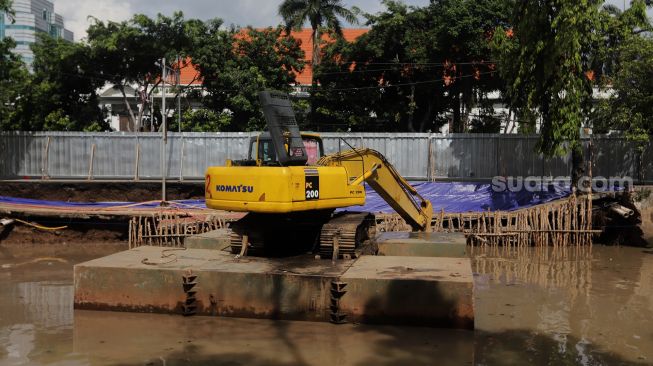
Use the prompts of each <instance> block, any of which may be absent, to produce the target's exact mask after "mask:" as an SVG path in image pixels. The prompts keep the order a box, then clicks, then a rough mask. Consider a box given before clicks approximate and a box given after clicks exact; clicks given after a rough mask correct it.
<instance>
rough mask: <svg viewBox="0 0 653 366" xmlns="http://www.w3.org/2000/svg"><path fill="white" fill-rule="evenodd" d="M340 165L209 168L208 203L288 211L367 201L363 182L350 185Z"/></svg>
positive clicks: (230, 207) (230, 208) (222, 207)
mask: <svg viewBox="0 0 653 366" xmlns="http://www.w3.org/2000/svg"><path fill="white" fill-rule="evenodd" d="M348 182H349V178H348V174H347V170H346V169H345V168H344V167H341V166H288V167H282V166H233V165H230V162H228V163H227V166H218V167H209V168H208V169H207V171H206V177H205V184H206V187H205V191H206V205H207V207H210V208H213V209H219V210H228V211H241V212H259V213H289V212H297V211H311V210H327V209H335V208H339V207H348V206H357V205H363V204H364V203H365V189H364V188H363V186H362V185H360V184H356V185H350V184H348Z"/></svg>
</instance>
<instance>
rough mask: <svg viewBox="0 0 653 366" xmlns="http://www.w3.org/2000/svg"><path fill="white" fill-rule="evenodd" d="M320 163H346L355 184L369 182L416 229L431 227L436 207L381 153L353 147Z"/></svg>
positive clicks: (325, 158)
mask: <svg viewBox="0 0 653 366" xmlns="http://www.w3.org/2000/svg"><path fill="white" fill-rule="evenodd" d="M317 165H322V166H342V167H344V168H345V169H346V170H347V174H348V175H349V180H350V184H351V185H356V184H360V183H362V182H363V181H365V182H367V183H368V184H369V185H370V186H371V187H372V188H373V189H374V190H375V191H376V192H377V193H378V194H379V195H380V196H381V197H382V198H383V199H384V200H385V201H386V202H387V203H388V204H389V205H390V206H391V207H392V208H393V209H394V210H395V211H397V213H398V214H399V215H400V216H401V217H402V218H403V219H404V220H405V221H406V222H407V223H408V224H409V225H410V226H411V227H412V228H413V230H416V231H427V230H429V228H430V226H431V218H432V216H433V207H432V205H431V202H430V201H428V200H426V199H424V198H423V197H422V196H421V195H420V194H419V193H417V191H416V190H415V188H413V187H412V186H411V185H410V184H409V183H408V182H407V181H406V180H405V179H404V178H403V177H402V176H401V175H400V174H399V173H398V172H397V170H396V169H395V168H394V166H392V164H390V162H389V161H388V160H387V159H386V158H385V156H383V155H382V154H381V153H380V152H378V151H376V150H372V149H356V148H355V149H352V150H347V151H344V152H340V153H336V154H332V155H327V156H324V157H322V158H321V159H320V160H319V161H318V162H317Z"/></svg>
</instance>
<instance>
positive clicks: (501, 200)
mask: <svg viewBox="0 0 653 366" xmlns="http://www.w3.org/2000/svg"><path fill="white" fill-rule="evenodd" d="M411 184H412V185H413V186H414V187H415V189H417V191H418V192H419V194H420V195H422V197H424V198H426V199H428V200H430V201H431V203H432V204H433V211H434V212H440V211H441V210H442V209H444V211H445V212H452V213H454V212H481V211H487V210H490V211H512V210H516V209H520V208H525V207H532V206H535V205H539V204H542V203H546V202H550V201H553V200H557V199H560V198H564V197H567V196H568V195H569V194H570V193H571V191H570V189H569V186H568V185H566V186H565V185H561V184H552V183H551V184H547V185H544V186H541V187H537V189H536V190H534V189H526V188H521V189H519V190H512V191H511V190H503V191H501V192H496V191H495V190H494V189H493V187H492V185H491V184H489V183H465V182H412V183H411ZM365 189H366V194H367V198H366V203H365V205H364V206H356V207H349V208H344V209H342V210H350V211H354V210H355V211H366V212H385V213H390V212H393V210H392V208H390V206H389V205H388V204H387V203H386V202H385V201H384V200H383V199H382V198H381V197H380V196H379V195H378V194H377V193H376V192H374V190H372V189H371V188H370V187H369V186H367V185H366V188H365ZM533 191H534V192H533ZM0 203H5V204H14V205H28V206H47V207H53V208H56V207H61V208H69V209H70V208H79V209H89V210H92V209H103V208H112V207H120V206H130V207H133V208H155V207H158V206H159V203H158V202H155V201H152V202H144V203H134V202H63V201H44V200H35V199H26V198H12V197H3V196H0ZM171 203H172V205H173V206H175V205H177V206H179V207H186V208H200V209H201V208H206V205H205V204H204V200H203V199H200V200H179V201H171Z"/></svg>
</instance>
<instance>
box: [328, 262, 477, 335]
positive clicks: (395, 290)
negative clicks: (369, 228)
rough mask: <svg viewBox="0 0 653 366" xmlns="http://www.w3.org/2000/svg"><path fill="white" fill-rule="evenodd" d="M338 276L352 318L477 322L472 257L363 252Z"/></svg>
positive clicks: (438, 323) (460, 325)
mask: <svg viewBox="0 0 653 366" xmlns="http://www.w3.org/2000/svg"><path fill="white" fill-rule="evenodd" d="M340 280H341V281H342V282H345V283H347V286H346V288H345V289H346V290H347V293H346V294H345V295H344V296H343V297H342V299H341V301H340V306H341V310H342V311H343V312H345V313H346V314H348V319H349V320H350V321H354V322H361V323H382V324H410V325H419V326H438V327H454V328H465V329H473V328H474V286H473V281H474V279H473V275H472V270H471V263H470V260H469V259H468V258H428V257H424V258H422V257H387V256H385V257H382V256H363V257H361V258H360V259H359V260H358V261H356V263H354V264H353V265H352V266H351V268H349V269H348V270H347V272H345V274H344V275H343V276H342V277H341V278H340Z"/></svg>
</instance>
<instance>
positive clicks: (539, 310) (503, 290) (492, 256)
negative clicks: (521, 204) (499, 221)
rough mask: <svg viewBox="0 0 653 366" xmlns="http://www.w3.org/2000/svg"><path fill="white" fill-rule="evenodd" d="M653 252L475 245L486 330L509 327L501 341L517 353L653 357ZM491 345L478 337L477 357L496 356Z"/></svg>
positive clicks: (585, 358) (580, 359)
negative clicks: (652, 256)
mask: <svg viewBox="0 0 653 366" xmlns="http://www.w3.org/2000/svg"><path fill="white" fill-rule="evenodd" d="M650 257H651V256H649V255H646V254H645V253H644V252H643V251H642V250H641V249H637V248H628V247H599V246H595V247H594V248H579V247H571V248H551V247H548V248H485V249H483V248H476V250H475V253H474V261H473V268H474V271H475V272H476V273H477V279H478V281H477V285H478V286H477V287H476V309H477V312H476V317H477V318H476V319H477V322H476V324H477V328H478V330H480V331H482V332H480V333H479V334H485V333H493V334H497V333H498V334H502V335H504V336H505V337H503V338H495V339H496V340H497V341H496V343H498V345H497V346H498V348H501V347H507V348H508V349H509V351H506V352H507V354H509V355H512V356H514V357H523V356H524V351H523V350H527V352H526V354H527V355H532V354H541V353H542V351H543V350H548V351H547V352H548V356H547V358H548V357H552V355H555V356H557V358H556V360H557V361H561V362H562V361H564V362H565V363H574V364H576V363H577V364H583V365H591V364H612V363H613V362H633V363H650V362H651V361H653V331H652V330H651V329H653V328H652V327H651V326H652V325H653V324H652V315H653V313H652V311H651V301H652V299H651V295H652V293H653V284H652V279H651V275H650V274H651V271H652V270H653V263H652V262H651V261H650ZM543 339H544V340H545V341H543ZM513 344H514V345H518V346H517V349H514V347H512V345H513ZM492 348H493V347H488V346H487V344H485V343H484V342H480V343H479V342H477V349H476V351H477V352H476V355H477V361H479V360H484V359H486V358H487V359H489V360H495V356H496V353H495V352H494V350H493V349H492ZM495 361H496V360H495ZM549 361H551V359H549ZM490 363H491V362H490Z"/></svg>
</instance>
